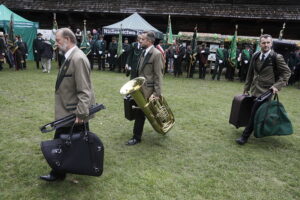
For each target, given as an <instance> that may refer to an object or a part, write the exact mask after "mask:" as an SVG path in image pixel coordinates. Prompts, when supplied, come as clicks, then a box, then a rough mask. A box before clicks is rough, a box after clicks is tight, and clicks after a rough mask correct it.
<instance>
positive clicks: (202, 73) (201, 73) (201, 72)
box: [199, 62, 206, 79]
mask: <svg viewBox="0 0 300 200" xmlns="http://www.w3.org/2000/svg"><path fill="white" fill-rule="evenodd" d="M205 75H206V67H205V65H204V63H201V62H199V78H202V79H205Z"/></svg>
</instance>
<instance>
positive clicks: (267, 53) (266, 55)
mask: <svg viewBox="0 0 300 200" xmlns="http://www.w3.org/2000/svg"><path fill="white" fill-rule="evenodd" d="M270 52H271V49H270V50H269V51H268V52H266V53H262V52H261V54H260V56H259V58H260V60H261V59H262V55H265V57H264V58H265V59H266V58H267V57H268V56H269V54H270Z"/></svg>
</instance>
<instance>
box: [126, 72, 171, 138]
mask: <svg viewBox="0 0 300 200" xmlns="http://www.w3.org/2000/svg"><path fill="white" fill-rule="evenodd" d="M144 83H145V78H143V77H137V78H135V79H132V80H130V81H128V82H127V83H125V84H124V85H123V87H122V88H121V89H120V93H121V94H123V95H131V96H132V98H133V99H134V101H135V102H136V104H137V105H138V106H139V108H140V109H142V111H143V112H144V114H145V116H146V117H147V119H148V120H149V122H150V124H151V125H152V127H153V128H154V130H155V131H156V132H158V133H160V134H162V135H165V134H166V133H167V132H168V131H169V130H171V128H172V127H173V126H174V124H175V118H174V115H173V113H172V111H171V109H170V108H169V106H168V104H167V102H166V100H165V98H164V97H161V98H159V99H151V100H147V99H145V97H144V95H143V93H142V91H141V87H142V85H143V84H144Z"/></svg>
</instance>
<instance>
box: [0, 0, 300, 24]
mask: <svg viewBox="0 0 300 200" xmlns="http://www.w3.org/2000/svg"><path fill="white" fill-rule="evenodd" d="M2 3H3V4H4V5H6V6H7V7H9V8H10V9H13V10H28V11H45V12H84V13H106V14H108V13H112V14H113V13H119V14H120V13H121V14H122V13H123V14H129V13H133V12H138V13H140V14H147V15H169V14H171V15H177V16H199V17H215V18H240V19H270V20H296V21H298V20H300V1H295V0H268V1H260V0H251V1H250V0H160V1H158V0H148V1H147V0H127V1H125V0H93V1H91V0H86V1H80V0H14V1H12V0H8V1H2Z"/></svg>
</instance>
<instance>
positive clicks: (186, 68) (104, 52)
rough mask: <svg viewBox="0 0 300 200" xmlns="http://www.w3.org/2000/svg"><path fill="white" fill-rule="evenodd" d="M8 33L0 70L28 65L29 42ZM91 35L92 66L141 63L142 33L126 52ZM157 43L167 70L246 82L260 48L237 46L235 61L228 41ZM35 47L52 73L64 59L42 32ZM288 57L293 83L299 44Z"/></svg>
mask: <svg viewBox="0 0 300 200" xmlns="http://www.w3.org/2000/svg"><path fill="white" fill-rule="evenodd" d="M74 34H75V37H76V43H77V46H78V47H80V44H81V41H82V32H81V30H80V29H76V31H74ZM7 36H8V35H7V34H3V32H0V53H1V55H0V70H2V69H3V63H4V62H5V61H6V63H7V64H8V66H9V68H13V69H15V70H23V69H26V59H27V56H28V47H27V44H26V42H24V41H23V40H22V37H21V36H20V35H17V36H16V38H15V43H16V47H14V48H12V47H11V46H9V45H8V43H7V42H8V40H7ZM87 36H88V42H89V44H90V48H91V49H90V52H89V53H88V55H87V56H88V59H89V62H90V66H91V69H92V70H93V69H94V68H96V69H98V70H102V71H104V70H105V69H108V70H110V71H117V72H123V73H126V74H127V75H130V71H131V70H133V71H134V70H135V69H134V65H136V64H137V58H138V57H139V55H140V54H141V52H142V48H141V46H140V41H139V40H140V38H139V37H136V40H135V41H134V42H132V43H129V41H130V40H129V39H128V38H126V37H125V38H124V39H123V42H122V45H121V46H122V54H121V55H118V39H117V38H116V37H115V36H113V37H111V38H109V39H111V41H110V42H109V43H108V42H107V41H106V40H105V39H104V38H105V37H104V35H101V34H100V31H99V30H96V29H93V30H92V31H88V32H87ZM131 39H132V38H131ZM156 43H157V45H155V46H156V48H157V49H158V50H159V51H160V52H161V53H162V55H163V57H164V62H165V64H164V71H163V73H164V74H166V73H169V74H173V75H174V76H175V77H180V76H183V73H185V74H186V77H187V78H193V77H194V76H195V73H198V74H199V75H198V77H199V79H205V78H206V75H207V74H208V73H209V74H211V79H212V80H215V79H216V80H220V79H221V76H222V75H223V74H224V76H225V79H226V80H229V81H233V80H234V79H235V77H237V78H236V79H238V80H240V81H241V82H244V81H245V80H246V77H247V72H248V69H249V65H250V60H251V58H252V55H253V54H254V53H255V51H256V50H255V49H254V46H253V45H252V44H243V45H241V44H239V45H238V48H237V50H236V57H237V63H236V64H234V65H233V64H232V63H231V62H230V56H229V55H230V49H228V44H226V43H221V44H219V47H218V48H217V49H216V50H215V51H214V52H211V50H210V48H209V44H207V43H199V44H198V45H197V44H196V46H195V48H194V49H192V45H191V44H190V41H180V40H176V41H175V42H174V44H165V43H163V41H162V40H161V41H156ZM226 45H227V46H226ZM32 50H33V54H34V60H35V62H36V68H37V69H40V63H41V69H42V72H48V73H50V71H51V60H53V59H54V58H57V60H58V64H59V66H61V64H62V63H63V59H64V56H63V54H62V52H61V51H59V50H58V49H56V50H55V49H53V45H51V43H50V42H49V40H47V39H46V38H43V35H42V34H41V33H38V34H37V37H36V39H34V41H33V46H32ZM212 53H213V54H214V55H215V59H209V55H210V54H212ZM284 59H285V61H286V63H287V64H288V66H289V68H290V70H291V72H292V76H291V78H290V80H289V84H290V85H292V84H294V83H295V82H297V81H299V80H300V50H299V48H296V49H295V50H293V51H290V52H289V53H286V54H285V55H284ZM95 65H96V67H95ZM132 65H133V66H132Z"/></svg>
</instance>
